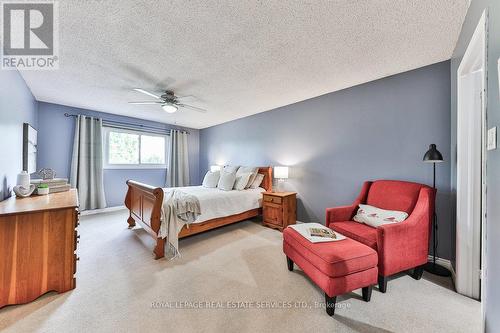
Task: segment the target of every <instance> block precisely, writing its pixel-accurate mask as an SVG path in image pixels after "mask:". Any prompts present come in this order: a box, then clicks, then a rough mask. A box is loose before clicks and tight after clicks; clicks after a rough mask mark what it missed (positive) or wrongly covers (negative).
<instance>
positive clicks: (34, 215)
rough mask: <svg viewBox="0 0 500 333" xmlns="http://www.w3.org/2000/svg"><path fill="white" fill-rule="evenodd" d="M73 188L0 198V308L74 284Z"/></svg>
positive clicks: (75, 222) (75, 211)
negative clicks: (67, 190)
mask: <svg viewBox="0 0 500 333" xmlns="http://www.w3.org/2000/svg"><path fill="white" fill-rule="evenodd" d="M78 214H79V213H78V196H77V193H76V190H71V191H69V192H64V193H54V194H49V195H46V196H34V197H30V198H23V199H16V198H15V197H12V198H10V199H7V200H5V201H2V202H0V253H1V256H0V272H1V274H0V307H3V306H5V305H9V304H23V303H27V302H31V301H33V300H34V299H36V298H38V297H39V296H41V295H43V294H45V293H47V292H49V291H57V292H59V293H62V292H65V291H68V290H71V289H74V288H75V286H76V279H75V277H74V275H75V273H76V261H77V260H78V258H77V257H76V254H75V251H76V245H77V243H78V238H79V236H78V235H77V231H76V227H77V226H78Z"/></svg>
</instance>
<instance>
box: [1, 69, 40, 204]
mask: <svg viewBox="0 0 500 333" xmlns="http://www.w3.org/2000/svg"><path fill="white" fill-rule="evenodd" d="M36 109H37V102H36V101H35V99H34V98H33V95H32V94H31V91H30V90H29V88H28V87H27V86H26V83H24V80H23V78H22V77H21V75H19V73H18V72H17V71H6V70H0V135H1V136H0V201H1V200H3V199H5V198H7V197H9V196H10V195H11V190H12V187H14V186H15V185H16V182H17V174H18V173H19V172H21V171H22V167H23V123H29V124H30V125H31V126H33V127H34V128H37V112H36Z"/></svg>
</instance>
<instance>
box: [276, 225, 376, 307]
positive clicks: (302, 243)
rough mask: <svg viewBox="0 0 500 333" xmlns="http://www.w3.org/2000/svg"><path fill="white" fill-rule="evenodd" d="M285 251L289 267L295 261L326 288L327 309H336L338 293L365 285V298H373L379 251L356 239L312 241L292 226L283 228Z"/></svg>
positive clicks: (366, 299)
mask: <svg viewBox="0 0 500 333" xmlns="http://www.w3.org/2000/svg"><path fill="white" fill-rule="evenodd" d="M283 252H285V254H286V259H287V263H288V270H289V271H292V270H293V264H294V263H296V264H297V266H299V267H300V268H301V269H302V270H303V271H304V273H306V274H307V276H309V278H310V279H311V280H313V281H314V282H315V283H316V284H317V285H318V286H319V287H320V288H321V289H322V290H323V291H324V292H325V300H326V312H327V313H328V314H329V315H330V316H332V315H333V314H334V312H335V302H336V301H337V296H338V295H342V294H345V293H347V292H350V291H353V290H355V289H359V288H363V299H364V300H365V301H367V302H369V301H370V297H371V293H372V286H373V285H374V284H376V283H377V275H378V269H377V264H378V256H377V252H376V251H375V250H374V249H372V248H370V247H368V246H366V245H364V244H361V243H359V242H357V241H355V240H353V239H350V238H346V239H344V240H340V241H336V242H325V243H311V242H309V241H308V240H307V239H305V238H304V237H302V236H301V235H300V234H299V233H298V232H297V231H295V230H294V229H292V228H289V227H288V228H286V229H285V230H283Z"/></svg>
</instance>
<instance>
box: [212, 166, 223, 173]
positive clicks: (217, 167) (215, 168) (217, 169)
mask: <svg viewBox="0 0 500 333" xmlns="http://www.w3.org/2000/svg"><path fill="white" fill-rule="evenodd" d="M220 169H221V168H220V165H211V166H210V171H212V172H215V171H220Z"/></svg>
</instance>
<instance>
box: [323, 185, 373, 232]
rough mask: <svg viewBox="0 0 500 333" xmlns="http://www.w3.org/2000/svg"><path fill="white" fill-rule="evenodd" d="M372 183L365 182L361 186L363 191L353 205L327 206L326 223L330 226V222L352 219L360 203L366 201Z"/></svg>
mask: <svg viewBox="0 0 500 333" xmlns="http://www.w3.org/2000/svg"><path fill="white" fill-rule="evenodd" d="M371 184H372V182H364V184H363V187H362V188H361V192H360V193H359V195H358V197H357V198H356V200H354V202H353V204H352V205H350V206H341V207H333V208H327V209H326V223H325V225H326V226H329V225H330V223H334V222H341V221H350V220H351V219H352V218H353V216H354V213H355V212H356V209H357V208H358V205H359V204H360V203H362V202H365V201H366V197H367V196H368V190H369V189H370V185H371Z"/></svg>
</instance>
